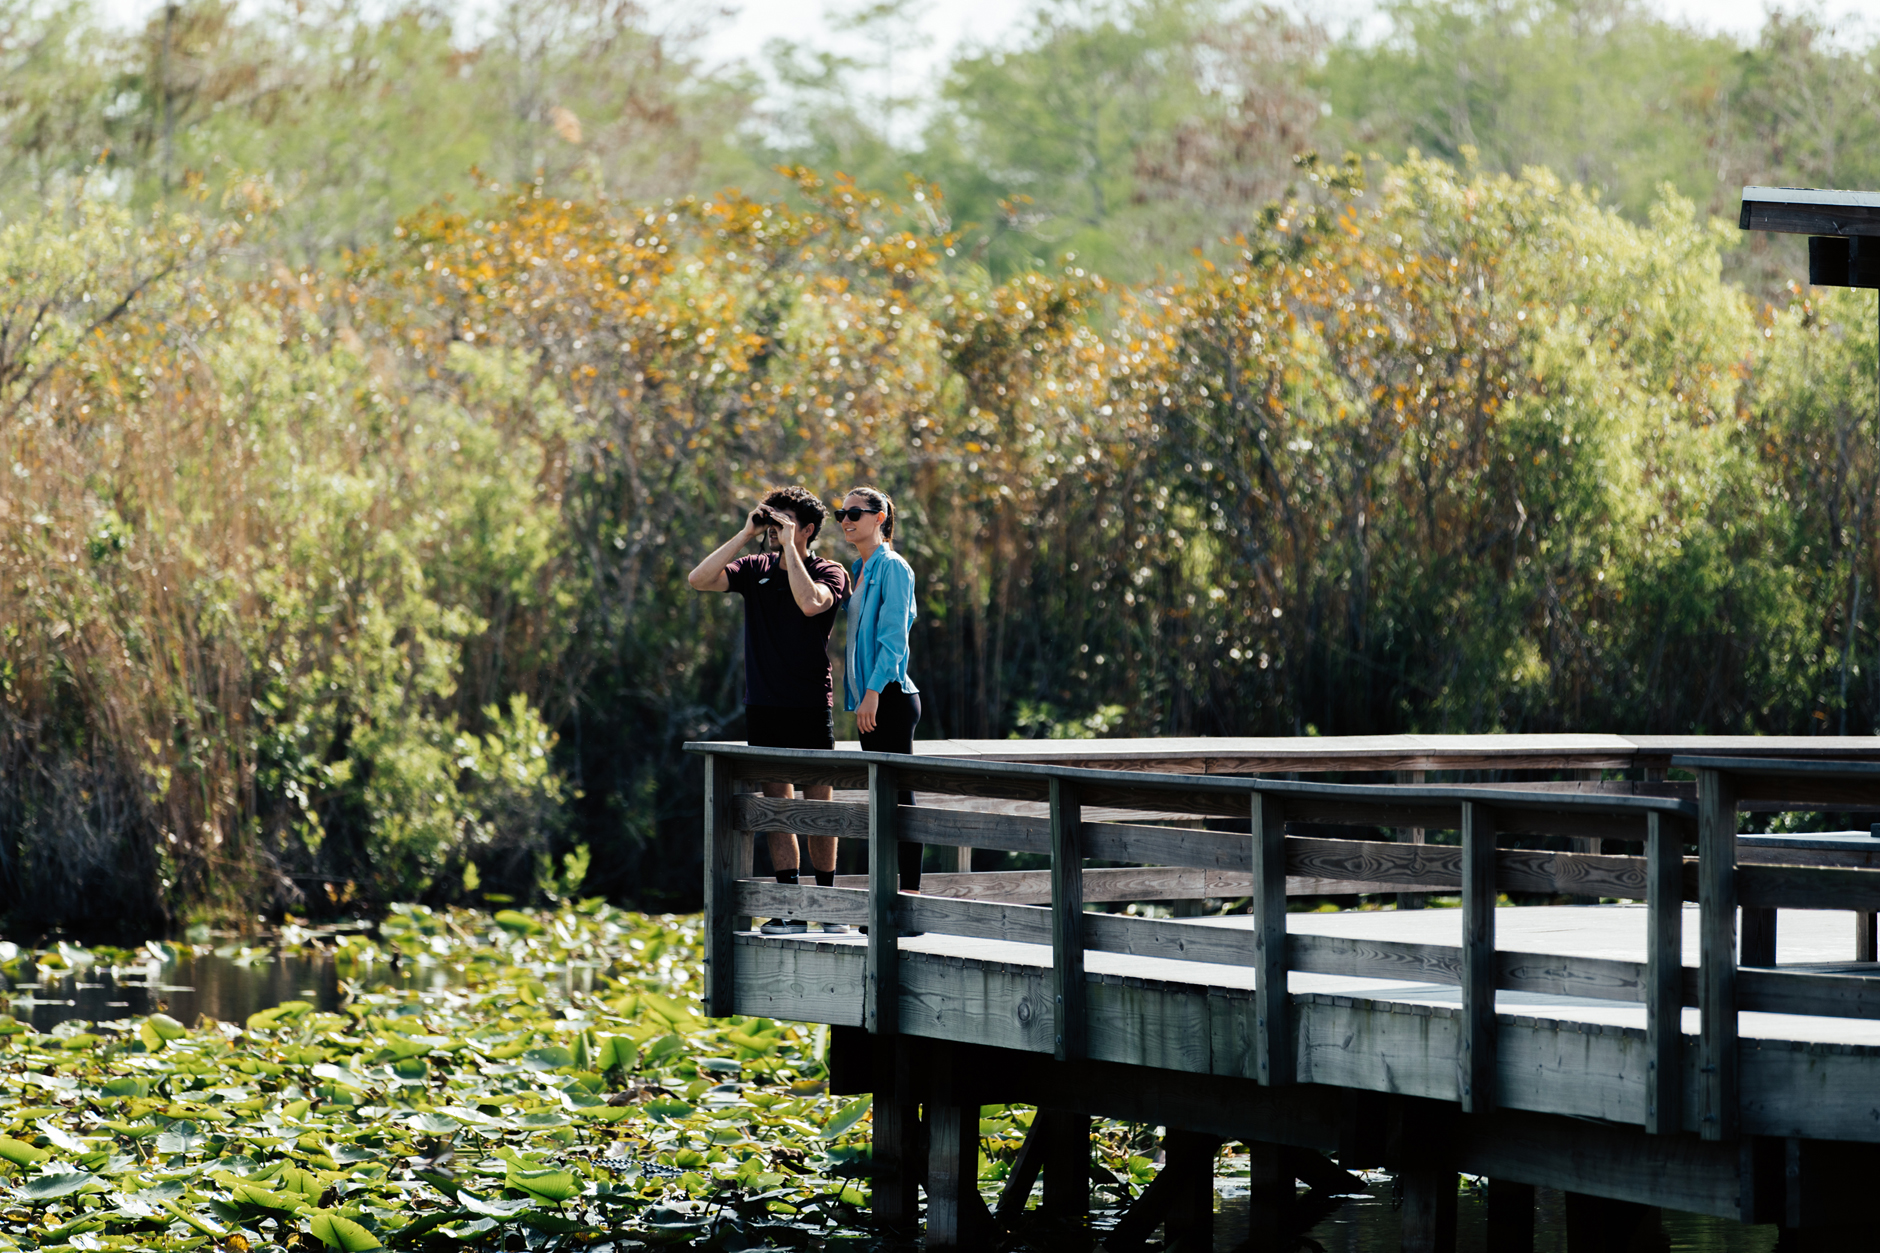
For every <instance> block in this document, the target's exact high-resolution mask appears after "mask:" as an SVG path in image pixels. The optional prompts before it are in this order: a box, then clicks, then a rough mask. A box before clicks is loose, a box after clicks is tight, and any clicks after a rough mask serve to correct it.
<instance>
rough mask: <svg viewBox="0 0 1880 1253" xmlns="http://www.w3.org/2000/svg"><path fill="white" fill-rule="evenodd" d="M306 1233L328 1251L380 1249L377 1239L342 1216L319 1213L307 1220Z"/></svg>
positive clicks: (347, 1251) (348, 1252) (350, 1252)
mask: <svg viewBox="0 0 1880 1253" xmlns="http://www.w3.org/2000/svg"><path fill="white" fill-rule="evenodd" d="M307 1231H308V1232H309V1233H310V1234H311V1235H312V1236H313V1237H314V1239H316V1240H318V1241H320V1243H322V1244H324V1245H326V1247H327V1248H329V1249H343V1250H345V1251H346V1253H360V1250H364V1249H382V1248H384V1247H385V1246H384V1245H382V1244H380V1243H379V1241H378V1237H376V1236H374V1235H373V1234H372V1233H371V1232H370V1231H367V1230H366V1229H365V1228H364V1227H361V1226H360V1225H359V1224H358V1223H356V1222H354V1221H353V1220H352V1219H350V1218H347V1217H345V1216H344V1215H342V1214H334V1213H329V1212H327V1211H324V1210H322V1211H320V1212H318V1213H315V1214H312V1215H310V1216H309V1217H308V1219H307Z"/></svg>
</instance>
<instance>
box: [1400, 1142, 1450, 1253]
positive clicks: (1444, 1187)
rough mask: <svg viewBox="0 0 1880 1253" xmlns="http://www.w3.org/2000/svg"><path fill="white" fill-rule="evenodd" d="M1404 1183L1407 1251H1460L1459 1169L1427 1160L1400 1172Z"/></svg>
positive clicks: (1401, 1245)
mask: <svg viewBox="0 0 1880 1253" xmlns="http://www.w3.org/2000/svg"><path fill="white" fill-rule="evenodd" d="M1397 1178H1398V1181H1399V1182H1400V1183H1401V1184H1402V1185H1403V1210H1402V1214H1403V1224H1402V1231H1403V1239H1402V1243H1401V1244H1400V1245H1399V1246H1398V1247H1400V1248H1401V1249H1402V1250H1403V1253H1456V1170H1455V1168H1454V1167H1453V1166H1444V1165H1440V1164H1436V1163H1431V1162H1428V1161H1427V1160H1421V1159H1419V1160H1416V1161H1414V1162H1412V1163H1410V1164H1408V1165H1407V1166H1406V1167H1405V1169H1403V1170H1402V1171H1400V1172H1399V1173H1398V1175H1397Z"/></svg>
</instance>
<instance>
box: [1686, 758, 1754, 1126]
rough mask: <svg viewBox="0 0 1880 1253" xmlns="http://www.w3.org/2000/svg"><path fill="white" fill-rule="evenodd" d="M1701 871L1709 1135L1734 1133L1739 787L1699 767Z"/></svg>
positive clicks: (1702, 1051) (1704, 1104)
mask: <svg viewBox="0 0 1880 1253" xmlns="http://www.w3.org/2000/svg"><path fill="white" fill-rule="evenodd" d="M1697 808H1698V815H1697V824H1698V826H1697V829H1698V837H1697V874H1698V898H1699V907H1700V909H1701V914H1700V921H1699V923H1698V928H1699V963H1698V970H1699V978H1700V980H1701V983H1700V989H1701V990H1700V994H1699V1001H1700V1002H1701V1003H1700V1004H1699V1006H1698V1009H1699V1017H1700V1020H1701V1022H1702V1024H1703V1032H1702V1035H1701V1037H1700V1040H1699V1046H1698V1075H1699V1083H1698V1092H1699V1093H1700V1100H1699V1104H1698V1128H1699V1131H1700V1132H1701V1134H1702V1135H1703V1137H1704V1139H1706V1140H1730V1139H1734V1138H1735V1137H1736V1128H1737V1108H1736V1097H1737V1092H1736V1079H1737V1022H1736V909H1737V876H1738V875H1739V874H1748V873H1751V872H1750V871H1739V870H1738V869H1737V867H1736V791H1735V783H1734V780H1733V778H1732V776H1731V775H1729V774H1728V773H1725V772H1723V771H1720V770H1699V771H1698V772H1697Z"/></svg>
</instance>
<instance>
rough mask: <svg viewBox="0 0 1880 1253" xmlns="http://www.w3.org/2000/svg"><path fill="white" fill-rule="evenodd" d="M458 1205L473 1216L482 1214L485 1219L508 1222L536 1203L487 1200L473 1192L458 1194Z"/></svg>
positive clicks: (498, 1199)
mask: <svg viewBox="0 0 1880 1253" xmlns="http://www.w3.org/2000/svg"><path fill="white" fill-rule="evenodd" d="M457 1204H459V1205H461V1206H463V1207H464V1208H465V1209H467V1210H469V1211H470V1212H471V1213H472V1214H481V1215H483V1216H484V1217H485V1218H494V1219H498V1220H500V1221H503V1222H508V1221H509V1220H510V1219H511V1218H514V1217H515V1216H516V1215H517V1214H520V1213H521V1212H522V1211H523V1210H525V1209H528V1208H529V1206H531V1205H533V1204H534V1202H533V1201H530V1200H526V1199H518V1200H507V1199H503V1198H491V1199H488V1200H485V1199H484V1198H483V1197H480V1196H477V1195H476V1194H475V1193H472V1192H459V1193H457Z"/></svg>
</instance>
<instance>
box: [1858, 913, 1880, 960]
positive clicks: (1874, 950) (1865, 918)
mask: <svg viewBox="0 0 1880 1253" xmlns="http://www.w3.org/2000/svg"><path fill="white" fill-rule="evenodd" d="M1876 921H1880V914H1874V913H1862V912H1860V911H1858V910H1857V911H1855V914H1854V960H1855V961H1857V962H1870V961H1880V943H1876V940H1880V928H1876V926H1875V925H1874V924H1875V923H1876Z"/></svg>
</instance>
